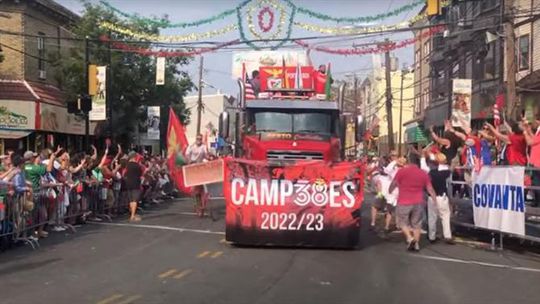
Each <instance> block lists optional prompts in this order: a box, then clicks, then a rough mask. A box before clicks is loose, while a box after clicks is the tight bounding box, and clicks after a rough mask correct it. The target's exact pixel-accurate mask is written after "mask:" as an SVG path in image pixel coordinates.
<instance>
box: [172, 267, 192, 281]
mask: <svg viewBox="0 0 540 304" xmlns="http://www.w3.org/2000/svg"><path fill="white" fill-rule="evenodd" d="M192 272H193V270H191V269H186V270H184V271H182V272H180V273H179V274H177V275H175V276H174V278H175V279H177V280H180V279H181V278H183V277H185V276H187V275H188V274H190V273H192Z"/></svg>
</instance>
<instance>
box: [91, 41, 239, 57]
mask: <svg viewBox="0 0 540 304" xmlns="http://www.w3.org/2000/svg"><path fill="white" fill-rule="evenodd" d="M100 40H101V41H103V42H108V41H110V39H109V37H105V36H102V37H100ZM238 43H240V40H238V39H236V40H232V41H228V42H225V43H221V44H218V45H216V46H213V47H208V48H199V49H196V50H192V51H162V50H152V49H149V48H144V47H138V46H131V45H128V44H126V43H123V42H119V41H111V46H112V47H113V48H114V49H117V50H122V51H126V52H130V53H136V54H139V55H144V56H156V57H180V56H196V55H201V54H204V53H209V52H214V51H216V50H218V49H221V48H224V47H227V46H230V45H234V44H238Z"/></svg>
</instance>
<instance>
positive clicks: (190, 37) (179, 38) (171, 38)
mask: <svg viewBox="0 0 540 304" xmlns="http://www.w3.org/2000/svg"><path fill="white" fill-rule="evenodd" d="M99 26H100V27H101V28H104V29H107V30H111V31H113V32H116V33H119V34H123V35H127V36H131V37H133V38H136V39H141V40H147V41H156V42H187V41H194V40H201V39H208V38H212V37H215V36H220V35H224V34H226V33H228V32H232V31H234V30H236V29H238V27H237V26H236V24H230V25H227V26H225V27H223V28H220V29H216V30H211V31H208V32H204V33H191V34H187V35H165V36H162V35H153V34H147V33H143V32H136V31H133V30H131V29H129V28H125V27H121V26H119V25H116V24H113V23H110V22H102V23H100V25H99Z"/></svg>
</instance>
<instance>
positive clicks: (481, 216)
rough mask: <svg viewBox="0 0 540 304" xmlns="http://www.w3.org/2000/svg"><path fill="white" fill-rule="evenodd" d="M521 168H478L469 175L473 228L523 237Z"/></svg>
mask: <svg viewBox="0 0 540 304" xmlns="http://www.w3.org/2000/svg"><path fill="white" fill-rule="evenodd" d="M524 177H525V168H524V167H517V166H516V167H488V166H484V167H482V170H480V172H479V173H477V174H475V175H474V176H473V213H474V225H475V226H478V227H482V228H486V229H490V230H496V231H501V232H507V233H512V234H517V235H525V192H524V185H523V181H524Z"/></svg>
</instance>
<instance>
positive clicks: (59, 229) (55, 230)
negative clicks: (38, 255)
mask: <svg viewBox="0 0 540 304" xmlns="http://www.w3.org/2000/svg"><path fill="white" fill-rule="evenodd" d="M52 231H54V232H62V231H66V228H64V227H62V226H54V227H53V229H52Z"/></svg>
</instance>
